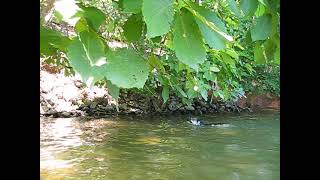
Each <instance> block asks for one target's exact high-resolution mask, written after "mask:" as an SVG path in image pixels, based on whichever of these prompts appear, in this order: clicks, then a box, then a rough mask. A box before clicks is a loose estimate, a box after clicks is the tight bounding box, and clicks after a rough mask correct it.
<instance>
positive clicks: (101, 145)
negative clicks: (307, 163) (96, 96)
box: [40, 111, 280, 180]
mask: <svg viewBox="0 0 320 180" xmlns="http://www.w3.org/2000/svg"><path fill="white" fill-rule="evenodd" d="M188 118H189V117H188V116H158V117H135V118H133V117H116V118H113V119H94V120H90V121H85V120H82V119H45V118H42V119H41V121H40V124H41V132H40V134H41V141H40V152H41V154H40V157H41V178H42V179H59V178H60V179H218V180H219V179H235V180H236V179H246V180H247V179H249V180H250V179H255V180H256V179H261V180H264V179H270V180H271V179H272V180H274V179H280V178H279V176H280V172H279V169H280V160H279V159H280V158H279V157H280V153H279V151H280V121H279V112H277V111H268V112H261V113H255V114H219V115H214V116H213V115H206V116H202V117H201V118H202V119H205V120H206V121H209V122H223V123H227V124H230V125H232V126H230V127H210V126H194V125H192V124H190V123H188V122H187V119H188Z"/></svg>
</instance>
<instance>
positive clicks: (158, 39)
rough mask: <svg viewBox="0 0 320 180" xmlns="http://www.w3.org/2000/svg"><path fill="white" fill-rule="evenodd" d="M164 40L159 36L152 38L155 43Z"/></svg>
mask: <svg viewBox="0 0 320 180" xmlns="http://www.w3.org/2000/svg"><path fill="white" fill-rule="evenodd" d="M161 40H162V37H161V36H157V37H154V38H151V41H152V42H153V43H160V42H161Z"/></svg>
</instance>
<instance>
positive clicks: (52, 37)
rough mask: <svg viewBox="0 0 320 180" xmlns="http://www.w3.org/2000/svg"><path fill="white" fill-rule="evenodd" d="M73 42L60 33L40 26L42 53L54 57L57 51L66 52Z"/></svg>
mask: <svg viewBox="0 0 320 180" xmlns="http://www.w3.org/2000/svg"><path fill="white" fill-rule="evenodd" d="M70 43H71V40H70V39H69V38H68V37H66V36H64V35H62V33H60V32H58V31H54V30H52V29H49V28H46V27H43V26H40V53H41V54H44V55H52V54H53V53H54V52H55V49H59V50H61V51H66V50H67V47H68V46H69V44H70Z"/></svg>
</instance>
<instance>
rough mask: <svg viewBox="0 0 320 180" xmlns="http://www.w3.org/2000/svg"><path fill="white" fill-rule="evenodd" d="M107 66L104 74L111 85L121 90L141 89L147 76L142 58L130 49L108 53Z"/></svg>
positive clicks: (146, 69) (145, 64) (145, 65)
mask: <svg viewBox="0 0 320 180" xmlns="http://www.w3.org/2000/svg"><path fill="white" fill-rule="evenodd" d="M107 60H108V64H107V67H106V70H105V72H104V74H105V76H106V77H107V79H108V80H110V81H111V82H112V84H114V85H116V86H118V87H121V88H133V87H136V88H142V87H143V86H144V83H145V82H146V80H147V78H148V74H149V69H148V65H147V63H146V61H145V60H144V59H143V57H141V56H139V55H138V54H136V53H135V52H134V51H133V50H131V49H125V48H123V49H118V50H115V51H108V53H107Z"/></svg>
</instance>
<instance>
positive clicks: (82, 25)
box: [75, 18, 89, 33]
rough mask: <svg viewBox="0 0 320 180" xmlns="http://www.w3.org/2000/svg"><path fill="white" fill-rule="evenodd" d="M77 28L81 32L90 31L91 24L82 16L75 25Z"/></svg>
mask: <svg viewBox="0 0 320 180" xmlns="http://www.w3.org/2000/svg"><path fill="white" fill-rule="evenodd" d="M75 30H76V31H77V32H78V33H80V32H82V31H89V25H88V23H87V20H86V19H85V18H80V19H79V20H78V22H77V23H76V25H75Z"/></svg>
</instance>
